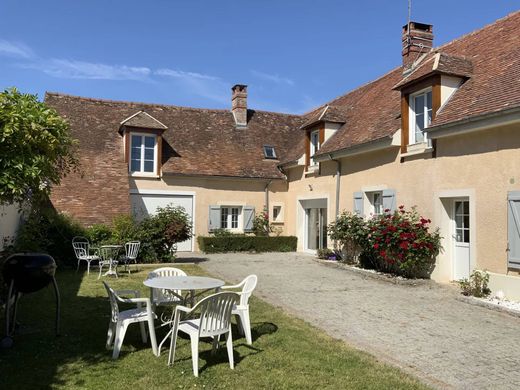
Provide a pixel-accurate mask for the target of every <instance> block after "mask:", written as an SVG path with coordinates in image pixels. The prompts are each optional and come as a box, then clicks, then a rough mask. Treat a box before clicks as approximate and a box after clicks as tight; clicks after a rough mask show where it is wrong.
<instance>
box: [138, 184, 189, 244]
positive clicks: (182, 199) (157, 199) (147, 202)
mask: <svg viewBox="0 0 520 390" xmlns="http://www.w3.org/2000/svg"><path fill="white" fill-rule="evenodd" d="M130 200H131V204H132V214H133V215H134V217H135V218H136V219H137V220H140V219H142V218H143V217H145V216H148V215H152V214H153V213H155V211H156V210H157V207H165V206H168V205H172V206H181V207H183V208H184V210H186V213H187V214H188V215H189V217H190V219H191V221H192V222H193V196H192V195H163V194H160V195H159V194H157V195H156V194H130ZM192 250H193V244H192V238H190V239H188V240H186V241H183V242H179V243H178V244H177V251H179V252H191V251H192Z"/></svg>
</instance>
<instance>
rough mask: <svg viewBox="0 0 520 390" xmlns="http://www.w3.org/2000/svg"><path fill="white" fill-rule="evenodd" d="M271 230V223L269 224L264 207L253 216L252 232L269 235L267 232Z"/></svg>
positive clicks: (258, 234)
mask: <svg viewBox="0 0 520 390" xmlns="http://www.w3.org/2000/svg"><path fill="white" fill-rule="evenodd" d="M272 231H273V229H272V227H271V225H270V224H269V213H268V212H267V210H266V209H264V211H262V212H261V213H260V214H258V215H257V216H255V219H254V220H253V233H254V234H255V236H264V237H266V236H269V233H271V232H272Z"/></svg>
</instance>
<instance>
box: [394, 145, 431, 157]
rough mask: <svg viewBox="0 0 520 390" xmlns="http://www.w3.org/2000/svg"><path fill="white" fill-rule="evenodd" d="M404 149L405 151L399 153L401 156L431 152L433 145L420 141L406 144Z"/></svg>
mask: <svg viewBox="0 0 520 390" xmlns="http://www.w3.org/2000/svg"><path fill="white" fill-rule="evenodd" d="M406 150H407V151H406V153H401V157H410V156H417V155H420V154H431V153H432V152H433V147H431V146H429V145H428V143H427V142H420V143H418V144H412V145H408V146H407V148H406Z"/></svg>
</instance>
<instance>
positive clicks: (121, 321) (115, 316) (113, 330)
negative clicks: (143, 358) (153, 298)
mask: <svg viewBox="0 0 520 390" xmlns="http://www.w3.org/2000/svg"><path fill="white" fill-rule="evenodd" d="M103 285H104V286H105V289H106V290H107V294H108V298H109V299H110V307H111V309H112V316H111V319H110V325H109V327H108V334H107V344H106V346H107V348H110V347H111V346H112V344H113V345H114V351H113V353H112V359H117V358H118V357H119V352H120V351H121V346H122V345H123V339H124V338H125V333H126V329H127V328H128V325H130V324H133V323H135V322H139V325H140V327H141V337H142V339H143V343H146V341H147V337H146V328H145V326H144V323H145V322H148V331H149V333H150V341H151V343H152V351H153V353H154V355H157V339H156V338H155V328H154V319H155V318H156V316H155V314H154V312H153V311H152V304H151V302H150V298H141V297H140V296H139V291H136V290H120V291H114V290H113V289H112V288H111V287H110V286H109V285H108V284H107V283H105V282H103ZM120 295H134V296H135V298H123V297H121V296H120ZM118 302H123V303H135V304H137V308H136V309H130V310H125V311H119V305H118ZM143 303H144V304H145V306H146V307H145V308H143V307H142V304H143ZM114 336H115V340H114Z"/></svg>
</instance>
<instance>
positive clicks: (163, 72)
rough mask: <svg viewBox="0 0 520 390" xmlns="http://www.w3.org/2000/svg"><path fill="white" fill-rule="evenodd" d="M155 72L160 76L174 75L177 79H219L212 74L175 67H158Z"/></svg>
mask: <svg viewBox="0 0 520 390" xmlns="http://www.w3.org/2000/svg"><path fill="white" fill-rule="evenodd" d="M154 74H156V75H158V76H167V77H173V78H177V79H199V80H219V78H218V77H215V76H210V75H207V74H202V73H197V72H185V71H183V70H175V69H167V68H163V69H158V70H156V71H155V72H154Z"/></svg>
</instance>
